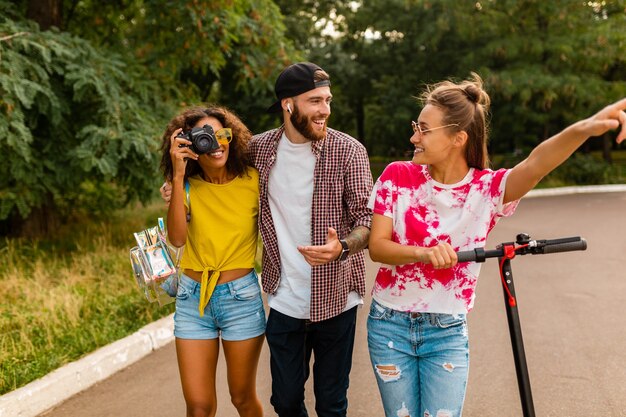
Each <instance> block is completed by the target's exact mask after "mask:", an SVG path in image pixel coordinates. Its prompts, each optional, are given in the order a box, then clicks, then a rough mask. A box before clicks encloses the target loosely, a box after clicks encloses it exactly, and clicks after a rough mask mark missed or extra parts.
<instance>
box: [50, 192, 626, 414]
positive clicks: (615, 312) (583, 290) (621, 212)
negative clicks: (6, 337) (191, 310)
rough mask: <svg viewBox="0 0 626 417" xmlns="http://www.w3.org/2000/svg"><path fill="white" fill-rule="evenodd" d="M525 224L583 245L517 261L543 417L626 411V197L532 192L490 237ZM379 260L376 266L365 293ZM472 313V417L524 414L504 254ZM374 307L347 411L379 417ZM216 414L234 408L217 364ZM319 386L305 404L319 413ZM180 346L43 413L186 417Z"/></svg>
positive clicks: (511, 235) (535, 233) (263, 371)
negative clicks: (372, 347)
mask: <svg viewBox="0 0 626 417" xmlns="http://www.w3.org/2000/svg"><path fill="white" fill-rule="evenodd" d="M519 232H526V233H529V234H530V235H531V237H533V238H536V239H550V238H556V237H563V236H572V235H581V236H583V237H585V238H586V239H587V241H588V244H589V248H588V250H587V251H585V252H570V253H562V254H554V255H544V256H524V257H519V258H516V259H515V260H513V261H512V267H513V273H514V278H515V284H516V291H517V296H518V305H519V311H520V317H521V323H522V328H523V335H524V342H525V347H526V357H527V360H528V365H529V372H530V378H531V384H532V389H533V396H534V400H535V409H536V411H537V416H599V415H602V416H615V417H623V416H626V366H625V365H624V363H626V322H625V319H624V307H625V303H626V272H625V269H626V265H625V264H624V261H625V260H626V193H606V194H579V195H570V196H560V197H542V198H528V199H525V200H524V201H523V202H522V203H521V205H520V207H519V209H518V212H517V213H516V214H515V215H514V216H513V217H512V218H510V219H505V220H503V221H501V222H500V224H499V225H498V226H497V227H496V229H495V230H494V232H493V234H492V236H491V238H490V239H489V245H488V246H489V248H493V247H494V246H495V245H496V244H497V243H500V242H508V241H512V240H514V239H515V235H516V234H517V233H519ZM375 273H376V265H375V264H373V263H369V264H368V275H367V280H368V285H367V286H368V290H369V289H370V288H371V284H372V281H373V278H374V276H375ZM477 297H478V299H477V303H476V307H475V308H474V310H473V311H472V313H471V314H470V315H469V329H470V343H471V352H472V356H471V367H470V380H469V385H468V392H467V400H466V406H465V413H464V416H465V417H467V416H470V417H473V416H476V417H478V416H480V417H490V416H494V417H495V416H498V417H500V416H521V415H522V413H521V409H520V403H519V396H518V389H517V380H516V377H515V369H514V364H513V356H512V353H511V347H510V341H509V335H508V327H507V322H506V315H505V310H504V305H503V301H502V292H501V287H500V284H499V276H498V272H497V267H496V262H495V260H491V262H487V263H486V264H485V266H484V267H483V272H482V275H481V279H480V283H479V285H478V295H477ZM369 303H370V300H369V298H368V299H367V300H366V302H365V306H366V308H364V309H362V310H361V311H360V312H359V318H358V325H359V327H358V331H357V336H356V337H357V341H356V347H355V354H354V363H353V371H352V374H351V385H350V392H349V401H350V407H349V412H348V415H349V416H350V417H361V416H363V417H365V416H382V415H383V414H382V409H381V406H380V397H379V395H378V391H377V388H376V382H375V380H374V376H373V373H372V371H371V369H370V365H369V358H368V355H367V342H366V335H365V329H364V327H365V321H366V314H367V307H368V306H369ZM218 374H219V375H218V378H219V381H221V382H220V383H219V387H218V389H219V394H218V395H219V408H218V415H219V416H228V417H230V416H237V413H236V412H235V410H234V408H233V407H232V406H231V405H230V404H229V399H228V389H227V386H226V382H225V381H226V378H225V368H224V364H223V362H221V363H220V366H219V368H218ZM258 392H259V395H260V397H261V399H262V402H263V404H264V408H265V413H266V415H267V416H273V415H274V413H273V412H272V410H271V406H270V405H269V396H270V376H269V365H268V352H267V348H264V350H263V353H262V357H261V363H260V366H259V375H258ZM312 400H313V398H312V389H311V385H310V384H309V385H308V388H307V405H308V408H309V412H310V414H311V415H312V416H314V415H315V412H314V405H313V401H312ZM184 410H185V409H184V401H183V398H182V392H181V388H180V382H179V380H178V370H177V368H176V359H175V350H174V347H173V343H170V344H169V345H167V346H166V347H164V348H162V349H159V350H157V351H156V352H155V353H153V354H151V355H149V356H147V357H146V358H144V359H142V360H141V361H139V362H137V363H135V364H134V365H132V366H130V367H129V368H127V369H125V370H123V371H121V372H119V373H117V374H115V375H114V376H113V377H111V378H109V379H107V380H105V381H103V382H101V383H99V384H97V385H95V386H94V387H92V388H91V389H88V390H87V391H85V392H83V393H81V394H79V395H77V396H75V397H73V398H71V399H70V400H68V401H66V402H65V403H63V404H61V405H60V406H59V407H57V408H56V409H54V410H52V411H51V412H48V413H47V414H45V416H46V417H70V416H71V417H76V416H90V417H103V416H107V417H109V416H110V417H113V416H115V417H134V416H137V417H140V416H141V417H145V416H151V417H165V416H168V417H169V416H183V415H184V413H185V411H184Z"/></svg>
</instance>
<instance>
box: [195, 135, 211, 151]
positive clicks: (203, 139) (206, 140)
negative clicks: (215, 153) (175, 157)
mask: <svg viewBox="0 0 626 417" xmlns="http://www.w3.org/2000/svg"><path fill="white" fill-rule="evenodd" d="M193 147H194V148H195V151H196V153H197V154H199V155H202V154H205V153H208V152H209V151H211V150H212V146H211V136H209V135H207V134H199V135H198V136H196V137H194V141H193Z"/></svg>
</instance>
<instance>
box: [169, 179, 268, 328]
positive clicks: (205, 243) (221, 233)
mask: <svg viewBox="0 0 626 417" xmlns="http://www.w3.org/2000/svg"><path fill="white" fill-rule="evenodd" d="M189 201H190V203H189V204H190V205H191V221H190V222H189V224H188V227H187V242H186V243H185V250H184V252H183V257H182V259H181V261H180V266H181V268H183V269H192V270H194V271H198V272H202V282H201V286H200V304H199V305H198V309H199V311H200V316H202V315H204V309H205V307H206V306H207V304H208V303H209V299H210V298H211V294H212V293H213V289H214V288H215V285H216V284H217V281H218V279H219V276H220V272H221V271H227V270H231V269H238V268H254V259H255V255H256V248H257V236H258V230H257V218H258V215H259V173H258V171H257V170H255V169H254V168H248V171H247V173H244V175H243V177H236V178H235V179H233V180H232V181H230V182H228V183H226V184H212V183H209V182H206V181H204V180H203V179H202V178H201V177H199V176H194V177H190V178H189ZM185 206H187V202H186V201H185ZM187 209H189V208H188V207H187ZM209 276H210V279H209Z"/></svg>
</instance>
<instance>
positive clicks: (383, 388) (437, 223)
mask: <svg viewBox="0 0 626 417" xmlns="http://www.w3.org/2000/svg"><path fill="white" fill-rule="evenodd" d="M422 99H423V103H424V108H423V110H422V112H421V113H420V115H419V118H418V121H417V122H412V124H413V131H414V132H415V133H414V134H413V136H412V137H411V143H412V144H413V145H414V146H415V151H414V154H413V159H412V161H409V162H404V161H403V162H394V163H392V164H390V165H389V166H388V167H387V168H386V169H385V171H384V172H383V173H382V175H381V176H380V178H379V179H378V181H377V182H376V185H375V186H374V190H373V192H372V196H371V199H370V208H372V209H373V211H374V216H373V219H372V230H371V235H370V241H369V251H370V256H371V258H372V259H373V260H374V261H377V262H381V263H382V265H381V267H380V270H379V271H378V275H377V276H376V281H375V283H374V288H373V290H372V297H373V301H372V306H371V309H370V313H369V317H368V323H367V328H368V345H369V351H370V358H371V361H372V366H373V368H374V371H375V373H376V377H377V382H378V387H379V390H380V393H381V396H382V400H383V406H384V408H385V414H386V415H387V417H396V416H398V417H404V416H433V417H434V416H446V417H448V416H455V417H456V416H460V415H461V413H462V408H463V401H464V398H465V388H466V385H467V376H468V366H469V346H468V337H467V324H466V314H467V312H469V311H470V310H471V309H472V307H473V305H474V290H475V287H476V280H477V278H478V274H479V272H480V264H478V263H474V262H469V263H460V264H457V257H456V252H457V251H463V250H470V249H474V248H477V247H483V246H485V241H486V240H487V236H488V235H489V232H490V231H491V229H492V228H493V227H494V226H495V224H496V223H497V222H498V220H499V219H500V218H501V217H506V216H509V215H511V214H513V212H514V211H515V208H516V206H517V204H518V202H519V199H520V198H521V197H523V196H524V195H525V194H526V193H527V192H528V191H530V190H531V189H532V188H533V187H534V186H535V185H536V184H537V183H538V182H539V181H540V180H541V178H543V177H544V176H545V175H546V174H548V173H549V172H550V171H552V170H553V169H554V168H556V167H557V166H558V165H560V164H561V163H562V162H563V161H564V160H566V159H567V158H568V157H569V156H570V155H571V154H572V153H573V152H574V151H575V150H576V149H577V148H578V147H579V146H580V145H581V144H582V143H583V142H584V141H585V140H586V139H587V138H588V137H590V136H598V135H602V134H603V133H605V132H606V131H608V130H609V129H615V128H617V127H618V126H619V125H620V124H621V125H622V129H621V132H620V134H619V135H618V138H617V140H618V142H621V141H622V140H623V139H624V137H625V136H626V127H624V125H626V113H624V111H623V110H624V108H626V99H623V100H621V101H619V102H617V103H615V104H613V105H610V106H608V107H606V108H604V109H603V110H602V111H600V112H599V113H597V114H595V115H594V116H592V117H590V118H588V119H585V120H581V121H579V122H577V123H575V124H573V125H571V126H570V127H568V128H567V129H565V130H563V131H562V132H561V133H559V134H557V135H555V136H554V137H552V138H550V139H548V140H546V141H544V142H543V143H542V144H540V145H539V146H538V147H537V148H536V149H535V150H533V152H531V154H530V155H529V156H528V158H527V159H525V160H524V161H522V162H521V163H520V164H518V165H517V166H515V167H514V168H512V169H500V170H497V171H493V170H491V169H488V168H487V166H488V164H489V160H488V154H487V132H488V127H487V121H486V114H487V111H488V109H489V104H490V100H489V96H488V95H487V93H486V92H485V91H484V90H483V88H482V81H481V79H480V77H479V76H478V75H476V74H474V75H473V79H471V80H468V81H464V82H462V83H460V84H454V83H452V82H448V81H446V82H442V83H439V84H436V85H434V86H431V87H429V88H428V89H427V91H426V92H425V93H424V94H423V96H422Z"/></svg>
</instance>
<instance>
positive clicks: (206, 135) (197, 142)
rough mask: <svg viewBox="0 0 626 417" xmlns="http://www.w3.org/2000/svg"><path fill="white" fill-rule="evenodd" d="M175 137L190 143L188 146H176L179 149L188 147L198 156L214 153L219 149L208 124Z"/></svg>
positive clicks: (211, 128)
mask: <svg viewBox="0 0 626 417" xmlns="http://www.w3.org/2000/svg"><path fill="white" fill-rule="evenodd" d="M176 137H177V138H182V139H186V140H188V141H189V142H191V144H190V145H183V144H180V145H178V147H179V148H182V147H188V148H190V149H191V150H192V151H193V152H195V153H196V154H198V155H203V154H205V153H209V152H213V151H216V150H218V149H219V147H220V145H219V144H218V143H217V139H216V138H215V132H214V131H213V127H211V125H208V124H207V125H204V126H202V127H194V128H193V129H191V130H190V131H189V132H180V133H179V134H178V135H176Z"/></svg>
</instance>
